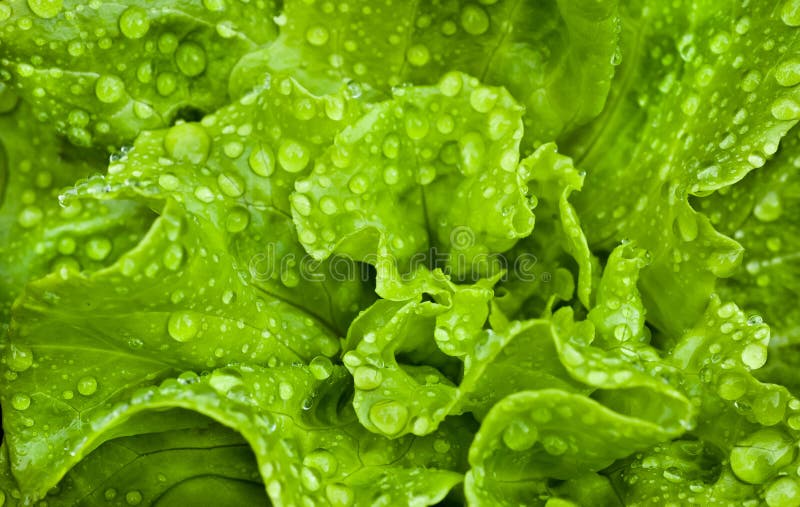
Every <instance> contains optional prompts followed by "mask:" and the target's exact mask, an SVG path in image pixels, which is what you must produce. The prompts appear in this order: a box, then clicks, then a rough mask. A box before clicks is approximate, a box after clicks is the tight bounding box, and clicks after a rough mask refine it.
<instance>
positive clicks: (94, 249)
mask: <svg viewBox="0 0 800 507" xmlns="http://www.w3.org/2000/svg"><path fill="white" fill-rule="evenodd" d="M111 248H112V244H111V240H109V239H108V238H106V237H102V236H100V237H93V238H91V239H90V240H89V241H88V242H87V243H86V256H87V257H89V258H90V259H92V260H95V261H102V260H103V259H105V258H106V257H108V255H109V254H110V253H111Z"/></svg>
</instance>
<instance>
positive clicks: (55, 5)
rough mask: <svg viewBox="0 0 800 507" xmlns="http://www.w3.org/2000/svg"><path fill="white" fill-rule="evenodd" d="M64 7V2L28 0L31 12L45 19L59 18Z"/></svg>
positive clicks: (60, 0) (58, 0) (61, 0)
mask: <svg viewBox="0 0 800 507" xmlns="http://www.w3.org/2000/svg"><path fill="white" fill-rule="evenodd" d="M63 6H64V2H63V0H28V7H30V9H31V11H32V12H33V13H34V14H36V15H37V16H39V17H40V18H44V19H50V18H54V17H56V16H58V15H59V14H60V13H61V9H62V7H63Z"/></svg>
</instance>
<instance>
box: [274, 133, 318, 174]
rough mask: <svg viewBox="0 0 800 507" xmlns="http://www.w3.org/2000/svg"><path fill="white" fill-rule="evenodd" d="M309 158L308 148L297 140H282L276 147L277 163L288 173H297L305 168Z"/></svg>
mask: <svg viewBox="0 0 800 507" xmlns="http://www.w3.org/2000/svg"><path fill="white" fill-rule="evenodd" d="M310 158H311V154H310V153H309V150H308V149H307V148H306V147H305V146H304V145H303V144H301V143H299V142H297V141H293V140H284V141H282V142H281V144H280V147H279V148H278V163H280V165H281V167H282V168H283V169H284V170H285V171H287V172H290V173H298V172H300V171H302V170H303V169H305V168H306V166H307V165H308V161H309V160H310Z"/></svg>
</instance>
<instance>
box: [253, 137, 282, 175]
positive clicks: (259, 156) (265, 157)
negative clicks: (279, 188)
mask: <svg viewBox="0 0 800 507" xmlns="http://www.w3.org/2000/svg"><path fill="white" fill-rule="evenodd" d="M247 162H248V164H249V165H250V169H251V170H252V171H253V172H254V173H256V174H257V175H259V176H264V177H267V176H270V175H271V174H272V173H273V172H275V155H274V154H273V153H272V150H271V149H270V148H269V146H265V145H263V144H262V145H261V146H259V147H258V148H256V149H254V150H253V151H252V152H250V157H249V158H248V159H247Z"/></svg>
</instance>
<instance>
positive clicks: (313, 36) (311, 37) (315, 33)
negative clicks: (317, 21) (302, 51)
mask: <svg viewBox="0 0 800 507" xmlns="http://www.w3.org/2000/svg"><path fill="white" fill-rule="evenodd" d="M329 38H330V34H329V33H328V29H327V28H325V27H324V26H319V25H317V26H312V27H310V28H309V29H308V30H307V31H306V40H307V41H308V43H309V44H311V45H312V46H324V45H325V44H326V43H327V42H328V39H329Z"/></svg>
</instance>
